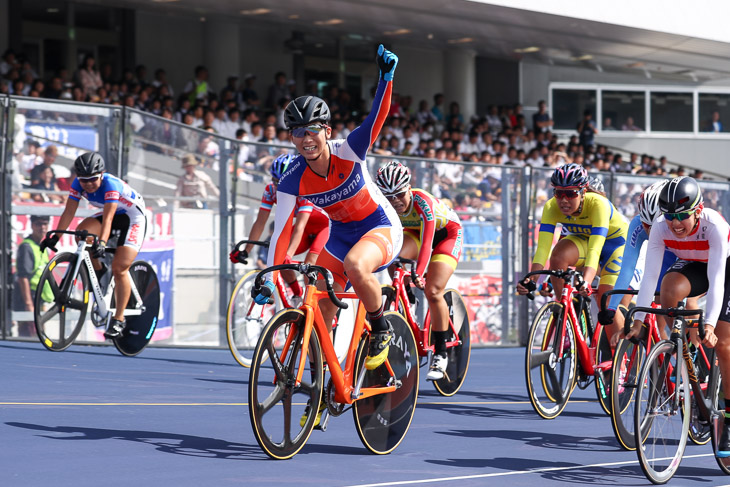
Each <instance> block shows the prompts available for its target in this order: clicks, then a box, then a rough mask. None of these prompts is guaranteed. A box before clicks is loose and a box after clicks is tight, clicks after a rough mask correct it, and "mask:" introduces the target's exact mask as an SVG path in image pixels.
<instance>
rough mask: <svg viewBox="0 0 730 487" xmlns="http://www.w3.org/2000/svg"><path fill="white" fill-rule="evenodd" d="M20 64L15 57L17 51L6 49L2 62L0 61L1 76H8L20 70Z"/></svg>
mask: <svg viewBox="0 0 730 487" xmlns="http://www.w3.org/2000/svg"><path fill="white" fill-rule="evenodd" d="M19 68H20V63H18V60H17V59H16V57H15V51H13V50H12V49H6V50H5V52H4V53H3V57H2V60H0V76H3V77H4V76H6V75H7V74H8V73H9V72H10V71H11V70H13V69H19Z"/></svg>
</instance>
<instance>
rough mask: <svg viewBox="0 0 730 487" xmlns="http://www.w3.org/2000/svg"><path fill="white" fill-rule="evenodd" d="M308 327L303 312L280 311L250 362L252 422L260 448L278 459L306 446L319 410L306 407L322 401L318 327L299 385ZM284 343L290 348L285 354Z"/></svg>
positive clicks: (249, 393) (263, 334)
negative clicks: (300, 362) (297, 378)
mask: <svg viewBox="0 0 730 487" xmlns="http://www.w3.org/2000/svg"><path fill="white" fill-rule="evenodd" d="M304 327H305V315H304V312H303V311H301V310H299V309H284V310H281V311H280V312H279V313H277V314H276V315H275V316H274V317H273V318H272V319H271V320H270V321H269V323H268V324H267V325H266V326H265V327H264V329H263V331H262V332H261V339H260V340H259V342H258V344H257V345H256V349H255V351H254V354H253V358H252V361H251V368H250V373H249V384H248V401H249V409H248V410H249V417H250V419H251V426H252V427H253V432H254V436H255V437H256V441H257V442H258V444H259V446H260V447H261V449H262V450H263V451H264V452H265V453H266V454H267V455H268V456H269V457H271V458H274V459H276V460H284V459H287V458H291V457H293V456H294V455H296V454H297V452H299V450H301V449H302V447H303V446H304V445H305V443H306V442H307V440H308V439H309V436H310V435H311V434H312V430H313V429H314V426H315V419H316V417H317V412H318V408H317V407H310V408H307V407H306V406H305V405H306V404H307V403H309V404H316V405H319V401H320V398H321V397H322V390H323V389H324V384H323V381H324V372H323V368H324V367H323V365H322V352H321V348H320V344H319V339H318V337H317V333H316V332H315V331H314V330H312V333H311V335H310V338H309V349H308V351H307V355H308V360H305V361H304V364H305V365H304V366H305V370H304V371H303V374H302V382H301V383H300V384H298V385H297V384H296V377H297V371H298V368H299V358H300V356H301V353H302V335H303V332H304ZM286 343H288V344H289V347H288V348H287V349H286V352H285V349H284V345H285V344H286ZM272 378H273V380H272ZM301 416H303V417H304V424H303V425H302V424H301V422H300V417H301Z"/></svg>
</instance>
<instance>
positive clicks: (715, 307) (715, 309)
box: [705, 221, 730, 326]
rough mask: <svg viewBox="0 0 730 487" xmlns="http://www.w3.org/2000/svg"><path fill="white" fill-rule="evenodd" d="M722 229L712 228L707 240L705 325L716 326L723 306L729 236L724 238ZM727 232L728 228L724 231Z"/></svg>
mask: <svg viewBox="0 0 730 487" xmlns="http://www.w3.org/2000/svg"><path fill="white" fill-rule="evenodd" d="M723 223H724V221H723ZM721 228H722V227H718V226H712V227H711V229H710V232H709V235H708V238H707V243H708V244H709V246H710V255H709V257H708V259H707V282H708V283H709V287H708V288H707V289H708V291H707V303H706V304H705V306H706V308H707V313H706V314H705V325H710V326H715V324H716V323H717V320H718V318H719V317H720V312H721V311H722V306H723V296H724V294H725V266H726V262H727V255H728V246H729V245H730V243H728V235H727V234H726V235H725V236H723V235H722V234H721V233H722V232H721V231H720V229H721ZM723 230H724V231H725V232H726V231H727V227H725V228H724V229H723Z"/></svg>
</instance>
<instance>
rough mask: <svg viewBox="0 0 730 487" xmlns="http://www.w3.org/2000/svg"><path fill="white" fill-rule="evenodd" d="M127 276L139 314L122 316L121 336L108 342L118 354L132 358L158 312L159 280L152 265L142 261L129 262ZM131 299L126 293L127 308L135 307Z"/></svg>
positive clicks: (145, 340)
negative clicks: (130, 281) (141, 308)
mask: <svg viewBox="0 0 730 487" xmlns="http://www.w3.org/2000/svg"><path fill="white" fill-rule="evenodd" d="M129 278H130V279H132V281H133V282H134V286H135V287H136V288H137V292H139V296H140V298H142V306H144V311H142V314H139V315H134V316H125V321H126V326H125V327H124V331H123V332H122V336H120V337H118V338H115V339H114V340H112V341H113V342H114V346H115V347H116V348H117V350H119V353H121V354H122V355H124V356H126V357H134V356H135V355H138V354H139V353H140V352H141V351H142V350H144V349H145V347H146V346H147V344H148V343H149V342H150V340H151V339H152V335H153V334H154V332H155V328H157V318H158V317H159V315H160V282H159V280H158V279H157V273H155V270H154V269H153V268H152V266H151V265H150V264H148V263H147V262H145V261H142V260H138V261H135V262H133V263H132V265H131V266H130V267H129ZM135 299H136V298H135V297H134V294H132V293H130V296H129V301H128V302H127V309H134V308H135V306H136V305H137V303H136V302H135ZM113 302H114V298H112V303H113ZM113 306H114V304H112V307H113Z"/></svg>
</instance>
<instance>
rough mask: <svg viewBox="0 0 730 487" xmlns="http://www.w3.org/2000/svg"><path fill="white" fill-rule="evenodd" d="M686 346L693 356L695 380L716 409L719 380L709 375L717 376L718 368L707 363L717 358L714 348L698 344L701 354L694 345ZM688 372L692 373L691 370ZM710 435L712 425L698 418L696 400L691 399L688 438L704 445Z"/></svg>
mask: <svg viewBox="0 0 730 487" xmlns="http://www.w3.org/2000/svg"><path fill="white" fill-rule="evenodd" d="M688 346H689V353H690V355H692V356H693V362H694V364H695V371H696V372H697V381H698V382H699V385H700V388H701V389H702V391H703V394H704V395H705V397H707V398H709V399H710V404H711V405H712V408H713V409H717V401H718V393H719V389H720V382H719V380H717V379H715V380H714V382H713V381H712V380H711V377H710V376H711V374H717V375H718V377H719V374H720V368H719V367H718V366H717V365H715V366H714V367H712V366H711V365H710V364H709V363H708V361H709V360H712V361H713V362H714V361H716V360H717V359H716V358H715V353H714V350H712V349H709V348H706V347H705V346H704V345H700V347H702V350H704V355H703V354H702V352H701V351H700V350H698V349H697V348H695V347H694V345H688ZM688 372H689V373H690V374H692V371H688ZM710 387H711V388H713V389H714V390H708V388H710ZM691 394H693V395H694V390H692V391H691ZM711 437H712V425H711V424H710V423H709V422H707V421H705V420H703V419H702V418H700V412H699V408H698V407H697V401H692V403H691V407H690V412H689V439H690V440H692V442H693V443H695V444H696V445H706V444H707V443H709V441H710V438H711Z"/></svg>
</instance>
